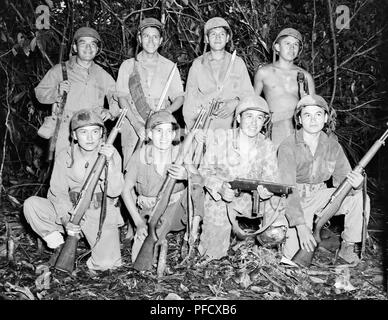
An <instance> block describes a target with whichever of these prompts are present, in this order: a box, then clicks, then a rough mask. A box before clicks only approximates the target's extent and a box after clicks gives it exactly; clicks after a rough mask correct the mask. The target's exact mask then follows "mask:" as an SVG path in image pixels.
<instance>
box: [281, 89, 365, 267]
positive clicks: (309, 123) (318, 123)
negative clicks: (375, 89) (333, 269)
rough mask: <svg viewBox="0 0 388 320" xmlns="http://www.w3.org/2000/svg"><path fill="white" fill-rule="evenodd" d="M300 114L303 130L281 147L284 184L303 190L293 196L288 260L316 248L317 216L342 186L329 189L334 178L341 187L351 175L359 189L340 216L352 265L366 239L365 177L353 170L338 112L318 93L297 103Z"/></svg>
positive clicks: (344, 254) (286, 248)
mask: <svg viewBox="0 0 388 320" xmlns="http://www.w3.org/2000/svg"><path fill="white" fill-rule="evenodd" d="M294 118H295V122H296V124H297V126H298V127H299V129H298V130H297V131H296V132H295V134H292V135H290V136H289V137H288V138H286V139H285V140H284V141H283V142H282V143H281V144H280V146H279V153H278V159H279V169H280V172H281V176H282V179H283V182H284V183H289V184H291V185H295V186H296V187H297V189H298V192H294V193H293V194H292V195H290V196H289V197H288V198H287V208H286V213H287V212H289V217H291V219H289V223H290V227H291V228H290V229H288V234H287V241H286V243H285V246H284V256H285V258H286V259H285V260H284V262H289V261H288V260H289V259H292V258H293V256H294V255H295V253H296V252H297V251H298V250H299V248H300V247H301V248H303V249H304V250H306V251H312V250H313V249H314V247H315V246H316V245H317V244H316V241H315V239H314V237H313V234H312V227H313V219H314V216H315V215H318V216H319V213H320V211H321V209H322V208H323V207H324V206H325V205H326V204H327V203H328V201H329V199H330V196H331V195H332V193H333V192H334V191H335V190H336V188H328V187H327V185H326V182H327V181H328V180H329V179H330V178H332V179H333V185H334V187H337V186H338V185H339V184H340V183H341V182H342V181H343V180H344V179H345V177H348V179H349V182H350V184H351V185H352V187H353V190H352V191H351V193H350V194H349V195H348V196H347V197H346V198H345V200H344V201H343V203H342V205H341V207H340V209H339V210H338V212H337V214H344V215H345V228H344V231H343V232H342V240H343V241H342V244H341V249H340V251H339V256H340V257H341V258H342V259H344V260H345V261H346V262H347V263H352V264H357V263H358V262H359V257H358V255H357V254H356V252H355V250H354V245H355V243H356V242H361V234H362V224H363V216H362V212H363V196H362V192H361V190H360V189H361V187H362V181H363V176H362V175H361V174H359V173H357V172H355V171H352V169H351V167H350V164H349V161H348V159H347V157H346V155H345V153H344V151H343V149H342V147H341V145H340V144H339V143H338V139H337V136H336V135H335V134H334V133H333V131H334V129H335V112H334V111H333V110H332V109H331V108H329V106H328V104H327V102H326V101H325V100H324V99H323V98H322V97H321V96H318V95H315V94H314V95H307V96H305V97H303V98H302V99H301V100H300V101H299V102H298V104H297V107H296V109H295V113H294ZM366 201H367V203H366V212H365V214H366V221H368V219H369V210H370V208H369V198H368V197H366Z"/></svg>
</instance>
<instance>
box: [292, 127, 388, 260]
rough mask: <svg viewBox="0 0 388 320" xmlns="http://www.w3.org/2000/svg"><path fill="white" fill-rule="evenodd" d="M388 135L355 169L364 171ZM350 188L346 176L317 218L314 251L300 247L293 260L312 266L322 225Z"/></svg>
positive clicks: (334, 211) (385, 135)
mask: <svg viewBox="0 0 388 320" xmlns="http://www.w3.org/2000/svg"><path fill="white" fill-rule="evenodd" d="M387 137H388V129H387V130H386V131H385V132H384V134H383V135H382V136H381V137H380V139H378V140H377V141H376V142H375V143H374V144H373V145H372V147H371V148H370V149H369V150H368V152H367V153H366V154H365V155H364V157H362V159H361V160H360V162H359V163H358V164H357V166H356V167H355V168H354V170H353V171H355V172H357V173H363V171H364V168H365V167H366V166H367V165H368V163H369V162H370V161H371V160H372V158H373V157H374V155H375V154H376V152H377V151H378V150H379V149H380V147H381V146H383V145H384V144H385V139H387ZM350 190H352V186H351V184H350V183H349V181H348V178H345V179H344V181H342V183H341V184H340V185H339V186H338V188H337V189H336V190H335V191H334V193H333V194H332V195H331V197H330V199H329V201H328V203H327V204H326V206H325V207H324V208H323V209H322V211H321V213H320V217H319V218H317V219H316V221H315V226H314V231H313V236H314V238H315V241H316V242H317V246H316V247H315V248H314V250H313V251H306V250H303V249H299V251H298V252H297V253H296V254H295V255H294V257H293V258H292V261H293V262H295V263H296V264H298V265H300V266H303V267H309V266H310V264H311V262H312V260H313V257H314V253H315V250H316V248H317V247H318V246H319V243H320V242H321V236H320V233H321V229H322V227H323V226H324V225H325V224H326V223H327V222H328V221H329V220H330V219H331V217H333V216H334V215H335V214H336V213H337V211H338V210H339V208H340V207H341V204H342V202H343V201H344V199H345V197H346V196H347V195H348V194H349V192H350Z"/></svg>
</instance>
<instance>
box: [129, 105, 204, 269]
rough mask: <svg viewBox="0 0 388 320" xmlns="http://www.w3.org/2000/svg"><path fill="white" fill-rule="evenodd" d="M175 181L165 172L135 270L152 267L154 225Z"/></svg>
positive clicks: (191, 136) (190, 137) (189, 139)
mask: <svg viewBox="0 0 388 320" xmlns="http://www.w3.org/2000/svg"><path fill="white" fill-rule="evenodd" d="M204 112H205V110H204V109H203V108H202V109H201V112H200V114H199V116H198V117H197V119H196V121H195V124H194V127H193V129H197V128H198V126H199V123H200V122H201V119H202V118H203V116H204ZM194 132H195V131H194V130H192V131H190V133H189V134H188V135H187V136H186V138H185V140H184V141H183V144H182V148H181V150H180V153H179V154H178V156H177V159H176V160H175V163H176V164H182V163H183V161H184V159H185V157H186V155H187V153H188V152H189V149H190V148H191V143H192V141H193V139H194ZM175 183H176V180H175V179H174V178H172V177H171V176H170V175H169V174H167V177H166V179H165V180H164V182H163V185H162V187H161V189H160V191H159V192H158V195H157V197H156V203H155V206H154V207H153V208H152V211H151V213H150V218H149V220H148V235H147V238H146V239H145V240H144V242H143V245H142V247H141V248H140V251H139V253H138V255H137V257H136V260H135V262H134V264H133V267H134V268H135V269H136V270H139V271H141V270H149V269H151V268H152V260H153V256H154V248H155V243H156V242H157V241H158V237H157V235H156V225H157V223H158V221H159V219H160V217H161V216H162V215H163V213H164V212H165V211H166V208H167V207H168V203H169V201H170V197H171V193H172V191H173V189H174V186H175Z"/></svg>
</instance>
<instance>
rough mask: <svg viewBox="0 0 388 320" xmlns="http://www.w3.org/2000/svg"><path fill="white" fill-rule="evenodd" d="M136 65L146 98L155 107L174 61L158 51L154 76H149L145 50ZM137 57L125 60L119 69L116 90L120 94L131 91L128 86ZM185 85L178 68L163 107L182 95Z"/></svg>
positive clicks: (140, 54)
mask: <svg viewBox="0 0 388 320" xmlns="http://www.w3.org/2000/svg"><path fill="white" fill-rule="evenodd" d="M137 60H138V61H137V62H136V66H137V69H138V72H139V75H140V80H141V86H142V88H143V92H144V95H145V98H146V100H147V102H148V104H149V106H150V108H151V109H155V108H156V106H157V105H158V102H159V98H160V96H161V95H162V92H163V89H164V87H165V85H166V83H167V80H168V77H169V75H170V72H171V70H172V68H173V66H174V63H173V62H172V61H171V60H169V59H167V58H165V57H163V56H162V55H160V54H159V53H157V63H156V69H155V71H154V72H153V75H152V77H149V71H148V69H147V68H146V67H144V64H145V61H146V60H145V57H144V53H143V51H141V52H140V53H139V54H138V55H137ZM134 64H135V59H134V58H131V59H128V60H125V61H124V62H123V63H122V64H121V66H120V69H119V73H118V76H117V81H116V90H117V92H118V94H119V95H121V96H125V95H127V94H129V93H130V91H129V87H128V81H129V77H130V76H131V74H132V73H133V70H134ZM183 94H184V92H183V85H182V81H181V77H180V73H179V70H178V68H177V69H176V70H175V71H174V75H173V78H172V80H171V83H170V86H169V88H168V90H167V94H166V97H165V99H164V102H163V105H162V108H164V107H165V106H167V105H169V104H170V103H171V102H173V101H174V100H175V98H177V97H179V96H182V95H183Z"/></svg>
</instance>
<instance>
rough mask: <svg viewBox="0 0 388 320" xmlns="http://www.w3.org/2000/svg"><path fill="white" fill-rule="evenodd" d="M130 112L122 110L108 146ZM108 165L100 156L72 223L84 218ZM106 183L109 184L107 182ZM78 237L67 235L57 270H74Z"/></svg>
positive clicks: (74, 208)
mask: <svg viewBox="0 0 388 320" xmlns="http://www.w3.org/2000/svg"><path fill="white" fill-rule="evenodd" d="M127 111H128V107H126V108H124V109H122V111H121V114H120V117H119V118H118V120H117V122H116V125H115V126H114V127H113V129H112V131H111V132H110V134H109V136H108V138H107V140H106V144H113V142H114V141H115V139H116V136H117V134H118V133H119V131H120V128H121V125H122V122H123V120H124V118H125V115H126V113H127ZM105 165H106V157H105V155H102V154H100V155H99V156H98V158H97V160H96V162H95V163H94V165H93V168H92V170H91V171H90V173H89V175H88V177H87V179H86V181H85V183H84V184H83V186H82V189H81V191H80V193H79V197H78V200H77V203H76V205H75V206H74V207H73V209H72V210H71V212H70V214H71V218H70V222H71V223H73V224H76V225H79V224H80V222H81V219H82V217H83V216H84V214H85V212H86V210H88V208H89V206H90V202H91V200H92V197H93V194H94V190H95V189H96V186H97V183H98V180H99V179H100V176H101V173H102V170H103V169H104V167H105ZM105 183H108V182H107V181H106V182H105ZM78 240H79V239H78V236H77V235H74V236H73V235H69V234H68V235H67V238H66V241H65V244H64V245H63V247H62V250H61V252H60V254H59V256H58V258H57V260H56V263H55V266H54V267H55V269H58V270H61V271H64V272H69V273H71V272H72V271H73V269H74V262H75V254H76V250H77V245H78Z"/></svg>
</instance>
